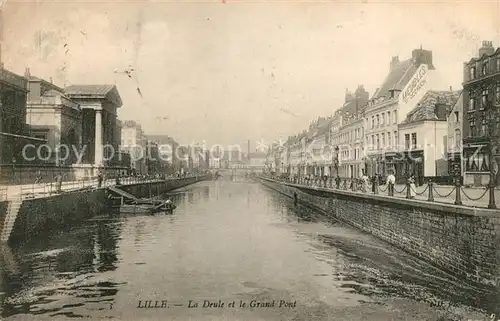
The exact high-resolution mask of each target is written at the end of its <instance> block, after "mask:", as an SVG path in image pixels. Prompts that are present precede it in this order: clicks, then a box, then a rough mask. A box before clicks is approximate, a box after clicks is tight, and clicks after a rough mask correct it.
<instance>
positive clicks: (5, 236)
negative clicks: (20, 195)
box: [0, 200, 23, 243]
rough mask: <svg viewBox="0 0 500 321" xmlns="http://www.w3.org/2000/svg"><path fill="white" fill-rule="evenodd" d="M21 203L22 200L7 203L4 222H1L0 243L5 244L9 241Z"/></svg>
mask: <svg viewBox="0 0 500 321" xmlns="http://www.w3.org/2000/svg"><path fill="white" fill-rule="evenodd" d="M22 203H23V201H22V200H12V201H9V204H8V206H7V215H6V216H5V220H4V221H3V225H2V226H1V230H0V242H2V243H7V242H8V241H9V238H10V234H11V233H12V229H13V228H14V224H15V223H16V219H17V215H18V213H19V209H20V208H21V205H22Z"/></svg>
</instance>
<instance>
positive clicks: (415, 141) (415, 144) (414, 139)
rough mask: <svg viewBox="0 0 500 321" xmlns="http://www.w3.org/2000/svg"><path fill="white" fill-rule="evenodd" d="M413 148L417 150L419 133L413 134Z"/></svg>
mask: <svg viewBox="0 0 500 321" xmlns="http://www.w3.org/2000/svg"><path fill="white" fill-rule="evenodd" d="M411 148H417V133H412V134H411Z"/></svg>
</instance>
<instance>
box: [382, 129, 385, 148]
mask: <svg viewBox="0 0 500 321" xmlns="http://www.w3.org/2000/svg"><path fill="white" fill-rule="evenodd" d="M384 147H385V134H384V133H382V148H384Z"/></svg>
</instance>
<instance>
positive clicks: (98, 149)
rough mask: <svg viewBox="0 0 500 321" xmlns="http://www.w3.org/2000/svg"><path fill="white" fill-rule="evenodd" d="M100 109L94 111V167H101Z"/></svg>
mask: <svg viewBox="0 0 500 321" xmlns="http://www.w3.org/2000/svg"><path fill="white" fill-rule="evenodd" d="M102 132H103V130H102V109H96V110H95V139H94V144H95V153H94V157H95V159H94V164H95V166H102V165H103V150H102V149H103V143H102Z"/></svg>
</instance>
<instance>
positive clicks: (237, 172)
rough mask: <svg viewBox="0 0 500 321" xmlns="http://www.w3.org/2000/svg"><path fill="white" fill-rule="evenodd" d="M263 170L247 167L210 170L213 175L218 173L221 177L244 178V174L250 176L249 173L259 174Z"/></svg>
mask: <svg viewBox="0 0 500 321" xmlns="http://www.w3.org/2000/svg"><path fill="white" fill-rule="evenodd" d="M263 169H264V168H260V167H259V168H257V167H248V168H212V169H211V171H212V172H213V173H215V172H217V171H218V172H219V174H220V175H222V176H231V175H232V176H245V174H247V173H248V174H250V173H251V172H254V173H260V172H262V170H263Z"/></svg>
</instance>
